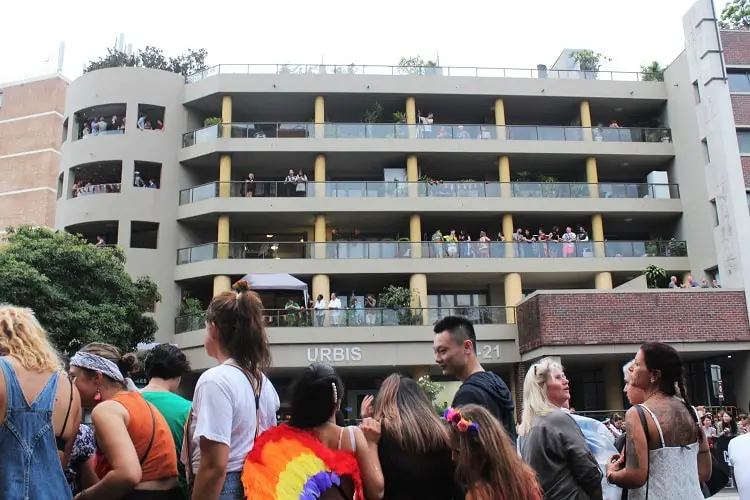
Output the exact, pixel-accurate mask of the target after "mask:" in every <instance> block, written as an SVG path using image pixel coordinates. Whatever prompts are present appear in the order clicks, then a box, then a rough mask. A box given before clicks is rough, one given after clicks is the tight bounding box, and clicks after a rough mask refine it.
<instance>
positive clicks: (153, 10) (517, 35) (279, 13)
mask: <svg viewBox="0 0 750 500" xmlns="http://www.w3.org/2000/svg"><path fill="white" fill-rule="evenodd" d="M693 2H694V0H629V1H627V2H623V1H620V2H611V1H606V0H605V1H602V0H567V1H560V0H535V1H521V0H473V1H464V2H455V1H451V2H448V1H447V0H379V1H378V2H352V1H351V0H349V1H344V0H318V1H301V0H284V1H271V0H269V1H258V0H251V1H248V0H244V1H242V0H221V1H200V2H197V1H193V0H187V1H183V2H179V3H177V2H172V1H163V0H162V1H159V0H149V1H146V0H130V1H128V2H124V3H123V2H111V1H103V2H98V1H94V2H83V3H81V2H61V1H59V0H54V1H53V0H25V1H16V2H5V4H6V5H3V8H2V13H1V14H0V23H1V24H2V27H1V28H0V82H2V81H6V82H7V81H12V80H17V79H21V78H25V77H31V76H36V75H39V74H43V73H49V72H52V71H54V70H55V67H56V63H57V52H58V46H59V43H60V41H64V42H65V44H66V51H65V64H64V68H63V72H64V73H65V75H67V76H68V77H69V78H76V77H78V76H79V75H80V74H81V72H82V68H83V66H84V64H85V63H86V62H87V61H89V60H91V59H97V58H98V57H99V56H100V55H102V54H104V53H105V52H106V47H108V46H113V45H114V43H115V40H116V39H117V37H118V36H119V34H120V33H125V43H126V44H128V43H131V44H132V45H133V48H134V49H137V48H141V47H143V46H145V45H147V44H148V45H155V46H157V47H160V48H162V49H163V50H164V52H165V54H167V55H176V54H179V53H180V52H182V51H184V50H185V49H187V48H201V47H202V48H205V49H206V50H207V51H208V54H209V56H208V62H209V64H219V63H242V64H246V63H258V64H263V63H266V64H268V63H293V64H302V63H314V64H319V63H320V62H321V61H322V62H324V63H326V64H350V63H357V64H384V65H393V64H397V62H398V60H399V59H400V58H401V57H402V56H413V55H421V56H422V57H423V58H424V59H434V58H435V57H436V56H437V55H439V56H440V64H441V66H482V67H497V68H535V67H536V65H537V64H540V63H541V64H546V65H548V66H551V65H552V63H554V61H555V59H556V58H557V56H558V55H559V53H560V51H561V50H562V49H563V48H578V49H580V48H590V49H593V50H596V51H598V52H602V53H604V54H605V55H607V56H609V57H611V58H612V62H610V63H607V64H606V65H605V66H603V68H602V69H610V70H621V71H638V68H639V67H640V65H641V64H645V63H649V62H651V61H653V60H658V61H659V62H661V63H662V65H667V64H669V63H670V62H671V61H672V60H673V59H674V58H675V57H676V56H677V55H678V54H679V53H680V51H681V50H682V48H683V45H684V36H683V31H682V16H683V15H684V13H685V12H686V11H687V9H688V8H689V7H690V6H691V5H692V4H693ZM725 3H726V0H716V9H717V10H718V11H719V12H720V11H721V9H722V7H723V6H724V4H725ZM76 5H78V7H76ZM225 18H226V19H229V22H226V23H225V21H224V19H225Z"/></svg>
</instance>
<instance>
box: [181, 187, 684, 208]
mask: <svg viewBox="0 0 750 500" xmlns="http://www.w3.org/2000/svg"><path fill="white" fill-rule="evenodd" d="M412 187H413V189H412ZM410 191H411V192H410ZM220 196H224V197H229V198H313V197H328V198H408V197H409V196H419V197H423V198H424V197H427V198H498V197H501V196H507V197H517V198H593V197H597V196H598V197H599V198H633V199H634V198H662V199H677V198H679V197H680V189H679V186H678V185H677V184H646V183H610V182H607V183H599V184H588V183H585V182H508V183H501V182H483V181H439V182H382V181H330V182H305V183H302V184H294V183H288V182H283V181H281V182H280V181H253V182H247V181H235V182H210V183H208V184H202V185H200V186H195V187H192V188H188V189H183V190H181V191H180V205H187V204H190V203H196V202H199V201H202V200H207V199H211V198H217V197H220Z"/></svg>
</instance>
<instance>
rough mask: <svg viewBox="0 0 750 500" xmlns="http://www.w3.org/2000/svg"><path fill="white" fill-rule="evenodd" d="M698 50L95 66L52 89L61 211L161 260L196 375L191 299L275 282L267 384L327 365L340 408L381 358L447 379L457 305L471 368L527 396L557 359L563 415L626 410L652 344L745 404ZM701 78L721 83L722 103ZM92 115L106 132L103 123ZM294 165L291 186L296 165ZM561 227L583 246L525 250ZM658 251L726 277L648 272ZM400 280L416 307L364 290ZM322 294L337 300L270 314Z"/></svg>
mask: <svg viewBox="0 0 750 500" xmlns="http://www.w3.org/2000/svg"><path fill="white" fill-rule="evenodd" d="M688 24H689V23H688V22H687V21H686V25H688ZM698 24H699V23H698ZM712 26H713V28H712ZM712 26H708V25H706V26H703V28H705V30H707V31H710V30H711V29H714V31H713V32H714V34H715V33H716V31H715V23H714V24H713V25H712ZM690 29H692V28H690ZM689 33H691V32H690V30H688V31H687V33H686V34H689ZM702 36H703V38H702V39H706V40H707V39H708V37H707V36H705V33H703V34H702ZM714 45H717V43H716V42H714ZM704 49H705V47H704V46H701V47H693V46H692V45H688V47H687V48H686V51H685V52H684V53H683V54H681V55H680V56H679V57H678V58H677V60H676V61H675V62H674V63H673V64H672V65H671V66H670V67H669V69H668V70H667V72H666V74H665V81H664V82H661V81H644V79H643V77H642V75H639V74H638V73H628V72H609V71H606V72H604V71H599V72H595V73H594V74H593V75H592V74H591V73H592V72H591V71H586V72H583V73H585V74H583V75H582V74H581V72H580V71H579V70H577V69H572V70H568V69H555V67H553V68H551V69H550V70H544V71H541V70H540V69H534V70H525V71H519V70H505V69H484V68H449V67H429V68H398V67H388V66H357V65H347V66H321V65H303V66H289V65H270V66H269V65H252V64H248V65H218V66H215V67H213V68H211V69H210V70H208V71H205V72H203V73H200V74H196V75H192V76H190V77H188V78H187V79H185V78H182V77H181V76H179V75H175V74H172V73H167V72H162V71H154V70H148V69H140V68H113V69H104V70H99V71H95V72H91V73H87V74H85V75H83V76H82V77H80V78H78V79H77V80H75V81H74V82H73V83H72V84H71V86H70V89H69V92H68V96H67V101H66V107H65V116H66V119H67V121H68V123H69V126H68V127H67V129H66V132H65V134H66V136H65V142H64V144H63V147H62V161H61V163H60V170H59V173H60V176H61V182H60V192H59V193H58V194H59V200H58V211H57V219H56V227H57V228H60V229H66V230H68V231H75V232H78V233H81V234H83V235H85V236H86V237H88V238H90V239H91V241H92V242H94V241H95V240H96V238H97V236H99V237H102V238H103V239H104V240H105V242H106V243H107V244H117V245H121V246H122V247H123V248H124V249H125V252H126V255H127V256H128V259H129V261H128V268H129V270H130V271H131V273H132V274H133V275H136V276H138V275H149V276H151V277H153V279H154V280H155V281H156V282H157V284H158V285H159V288H160V291H161V293H162V296H163V300H162V302H161V303H159V304H158V305H157V307H156V311H155V313H154V314H155V318H156V320H157V321H158V323H159V332H158V334H157V341H170V342H175V343H177V344H178V345H180V346H181V347H182V348H183V349H185V351H186V352H187V354H188V356H189V358H190V361H191V363H192V364H193V366H194V367H195V369H196V370H198V371H200V370H202V369H205V368H207V367H210V366H212V364H213V360H211V359H209V358H208V357H207V356H206V354H205V351H204V349H203V331H202V329H203V320H202V317H201V316H200V315H185V314H181V303H182V301H183V298H184V297H191V298H195V299H198V300H200V301H201V302H202V304H203V305H206V304H207V303H208V301H210V299H211V297H212V296H213V295H214V294H216V293H218V292H221V291H224V290H229V289H230V287H231V284H232V283H233V282H234V281H236V280H238V279H241V278H243V277H245V276H246V275H255V276H256V277H257V278H258V279H266V281H268V279H271V275H273V279H277V280H281V281H276V282H275V283H276V285H274V282H273V281H271V282H270V284H269V283H268V282H267V283H266V285H267V286H264V287H255V288H256V290H259V291H260V293H261V296H262V297H263V300H264V304H265V306H266V308H267V310H268V321H269V335H270V340H271V343H272V349H273V351H272V353H273V368H272V372H271V378H272V379H273V380H274V382H275V383H276V385H277V386H279V388H280V390H282V391H283V389H284V387H285V386H286V384H288V382H289V381H290V379H291V377H292V376H293V375H294V373H295V371H296V370H297V369H298V368H300V367H302V366H305V365H307V364H308V363H311V362H316V361H323V362H328V363H331V364H333V365H334V366H336V367H337V369H338V370H339V371H340V373H341V374H342V376H343V377H344V379H345V382H346V385H347V389H348V390H347V398H348V399H347V402H348V405H347V406H348V407H350V408H351V412H352V413H351V415H352V416H354V415H355V414H356V413H357V411H358V407H359V401H361V398H362V397H364V395H366V394H370V393H372V392H373V391H374V390H376V388H377V386H378V383H379V380H382V379H383V378H384V377H386V376H387V375H388V374H389V373H391V372H393V371H394V370H398V371H402V372H405V373H411V374H413V375H420V374H425V373H429V374H431V375H432V376H433V377H435V378H436V379H438V380H443V379H442V378H441V376H440V373H439V371H438V370H437V369H436V367H435V366H434V361H433V359H434V356H433V353H432V331H431V327H430V325H431V324H432V323H433V322H434V321H435V320H436V319H438V318H439V317H441V316H445V315H448V314H461V315H465V316H466V317H468V318H470V319H471V320H472V321H473V322H474V323H475V324H476V330H477V334H478V339H479V345H478V355H479V358H480V360H481V362H482V363H483V365H484V366H485V367H486V368H488V369H491V370H493V371H496V372H497V373H499V374H500V375H501V376H503V377H504V378H505V379H506V380H507V381H508V382H509V385H510V386H511V389H512V390H513V391H514V393H515V394H516V398H517V401H519V402H520V392H521V391H520V384H522V380H523V374H524V372H525V369H526V366H527V365H528V363H529V362H530V361H533V360H534V359H537V358H539V357H540V356H548V355H551V356H559V357H560V358H561V360H562V362H563V363H564V364H565V366H566V368H567V370H568V374H569V376H570V378H571V383H572V387H573V388H574V394H573V404H574V405H575V406H576V408H577V409H578V410H579V411H580V410H601V409H619V408H622V407H623V400H622V373H621V366H622V363H623V362H625V361H626V360H628V359H629V358H630V357H632V355H633V353H634V352H635V351H636V350H637V346H638V344H639V343H641V342H643V341H646V340H654V339H658V340H663V341H668V342H672V343H674V344H675V345H676V346H677V347H678V348H679V349H680V350H681V352H682V353H683V356H684V357H685V359H686V360H687V362H688V379H689V381H688V387H689V388H690V391H691V393H692V394H693V395H694V399H695V400H697V401H701V402H703V403H705V404H714V405H718V404H730V405H737V404H739V405H741V406H743V407H745V408H746V407H747V405H748V402H749V400H750V386H748V383H747V382H746V381H747V380H748V377H747V376H744V375H743V374H747V371H748V369H749V368H748V366H750V357H748V348H749V347H750V331H749V325H748V310H747V300H746V296H745V295H746V292H745V290H746V283H745V279H744V276H745V273H746V271H745V270H744V269H745V268H744V267H743V265H742V264H743V258H742V257H743V255H744V254H743V253H742V252H743V251H744V245H745V243H743V242H742V238H740V237H739V235H741V234H747V233H746V232H743V231H744V227H745V226H746V225H747V224H748V223H750V215H749V214H748V211H747V205H745V212H744V214H743V213H741V212H740V211H737V210H736V202H737V196H736V192H737V189H734V188H733V187H732V188H731V189H734V190H731V189H730V187H727V186H731V185H732V183H733V182H734V183H735V184H736V178H737V176H738V175H741V166H740V159H739V153H737V154H736V158H735V159H736V162H735V163H736V165H737V167H736V168H735V170H734V171H732V170H731V168H732V167H731V165H732V163H731V158H728V157H727V155H730V154H731V149H730V150H728V151H727V152H726V153H722V152H721V151H720V150H721V149H722V148H723V147H724V146H725V145H724V144H723V143H721V141H720V139H714V137H715V134H719V136H720V132H721V127H720V125H721V126H724V127H726V126H727V125H726V124H723V125H722V124H720V123H718V122H716V121H714V122H712V124H711V126H710V127H707V126H706V125H705V122H706V120H710V119H712V117H714V115H715V114H716V113H715V111H716V110H717V109H719V108H720V107H721V106H724V108H726V110H728V113H729V115H728V116H729V117H730V118H731V104H730V98H729V91H728V90H727V88H726V79H725V78H724V79H721V78H719V79H716V80H714V79H713V78H714V77H715V75H713V73H711V72H712V71H714V70H715V69H716V67H715V66H710V67H707V68H705V67H703V66H701V65H700V64H698V65H697V66H696V63H695V61H696V60H702V59H700V53H701V50H704ZM696 54H697V56H696ZM710 54H712V55H710V56H709V57H708V59H712V58H715V57H718V58H719V60H721V52H720V50H719V52H717V53H716V54H718V55H714V52H710ZM704 59H705V58H704ZM718 68H719V70H722V68H723V65H722V64H721V63H720V64H719V65H718ZM722 71H723V70H722ZM694 83H695V85H694ZM721 85H724V93H725V94H726V95H725V97H726V100H725V101H720V99H719V97H720V96H721V95H722V94H721V89H720V86H721ZM696 86H697V87H698V89H699V90H700V92H702V94H701V95H706V96H708V95H709V93H710V92H714V93H715V94H716V95H715V96H712V99H711V102H710V103H711V105H712V106H714V108H713V109H711V111H713V113H707V112H706V108H707V107H708V106H707V104H706V99H704V100H703V101H700V100H699V98H698V97H699V96H698V94H696V91H695V89H696ZM717 96H719V97H717ZM733 97H734V96H733ZM721 102H725V105H724V104H721ZM727 106H729V107H727ZM722 109H723V108H722ZM726 110H725V111H726ZM430 114H431V115H432V121H431V122H430V121H429V119H427V117H428V116H429V115H430ZM101 117H104V119H105V120H104V121H105V122H108V123H112V125H111V126H110V125H107V126H105V127H103V129H101V130H99V127H98V126H97V127H93V126H92V125H91V124H92V122H94V123H96V120H94V118H101ZM123 118H124V120H123ZM149 123H150V126H149V125H148V124H149ZM159 123H161V125H158V124H159ZM738 126H739V125H738ZM729 127H730V128H731V129H732V130H734V123H733V122H730V124H729ZM94 130H96V133H94ZM739 133H741V132H739ZM730 136H731V138H732V139H733V133H732V134H730ZM734 147H735V148H737V144H736V141H735V143H734ZM717 163H721V165H717ZM712 168H713V169H714V170H716V169H722V172H723V173H722V179H724V180H725V181H726V182H725V183H724V184H721V186H724V187H723V188H722V189H723V191H721V192H719V193H717V192H716V189H718V188H717V186H718V185H719V184H718V183H716V182H714V183H713V184H711V183H709V182H707V179H709V178H710V177H709V173H710V172H711V171H712V170H711V169H712ZM290 170H293V173H294V174H295V175H299V174H300V172H302V174H303V175H304V176H305V177H304V178H306V181H302V182H300V181H294V182H286V181H285V179H286V178H287V175H288V173H289V171H290ZM725 170H726V172H724V171H725ZM732 172H733V173H732ZM737 172H740V174H737ZM711 175H714V174H711ZM93 178H96V179H98V181H97V182H96V183H92V182H91V179H93ZM304 178H303V179H304ZM82 179H83V180H86V183H87V184H93V185H90V186H88V187H87V188H86V189H84V190H81V189H80V180H82ZM730 191H731V192H730ZM742 191H743V190H742V189H740V192H742ZM553 226H556V227H558V228H559V229H560V231H561V232H565V231H566V227H571V229H572V232H575V233H576V234H579V229H580V228H582V229H583V232H581V233H580V234H584V233H585V235H587V239H581V240H578V241H572V240H566V242H562V243H558V242H549V241H540V240H541V238H539V235H540V232H542V231H543V232H544V233H545V234H546V233H549V232H550V231H551V230H552V229H553ZM727 226H729V227H727ZM518 229H521V230H526V229H528V230H529V234H530V235H536V237H537V239H536V241H534V242H525V241H522V242H518V241H517V240H515V239H514V234H515V233H516V231H517V230H518ZM452 230H455V231H456V234H457V235H459V234H461V233H462V232H463V234H464V235H465V236H467V237H470V239H471V241H469V240H468V238H463V239H462V240H460V241H455V242H454V241H452V239H451V238H450V237H448V238H446V236H449V235H450V233H451V231H452ZM438 231H440V234H438ZM738 231H739V233H738ZM522 232H523V231H522ZM648 265H656V266H659V267H661V268H663V269H665V270H666V271H667V273H668V275H669V276H672V275H674V276H677V277H679V279H680V280H685V279H686V278H687V276H688V275H692V276H693V279H694V280H696V281H698V282H699V283H700V282H702V281H703V280H706V281H707V282H708V283H710V282H711V281H712V280H714V279H717V280H719V281H720V282H721V283H722V284H723V285H724V287H723V288H721V289H719V288H690V289H684V290H674V289H665V288H662V289H648V288H647V286H646V282H645V279H644V278H643V276H642V272H643V270H644V268H645V267H646V266H648ZM286 275H290V276H286ZM295 278H296V279H295ZM254 283H255V281H254ZM391 285H394V286H398V287H402V288H405V289H406V290H407V298H406V301H407V302H408V307H407V306H406V305H405V304H400V306H401V307H399V308H397V309H395V310H394V309H393V308H392V307H390V306H389V305H388V304H383V303H379V304H376V307H374V308H367V309H365V308H364V307H363V305H364V304H365V301H366V300H367V297H368V296H373V297H378V296H379V295H380V294H381V292H382V291H383V290H384V289H386V288H387V287H389V286H391ZM332 293H335V294H336V295H337V296H338V297H339V299H340V300H341V302H342V308H343V310H340V311H334V310H329V311H325V312H324V313H323V314H322V315H318V314H316V313H315V312H314V311H308V310H305V311H297V310H289V309H285V306H286V305H287V304H288V303H289V300H290V299H291V300H292V301H294V302H297V303H299V304H302V303H304V302H305V301H307V300H308V297H309V298H315V297H317V296H318V295H322V296H323V297H325V298H326V300H327V299H328V298H329V297H330V296H331V294H332ZM352 304H355V305H354V306H353V308H351V309H349V307H350V306H352ZM183 312H184V311H183ZM444 385H445V387H446V391H445V394H444V398H445V399H448V400H449V398H450V393H451V391H452V390H455V382H453V381H448V380H445V381H444Z"/></svg>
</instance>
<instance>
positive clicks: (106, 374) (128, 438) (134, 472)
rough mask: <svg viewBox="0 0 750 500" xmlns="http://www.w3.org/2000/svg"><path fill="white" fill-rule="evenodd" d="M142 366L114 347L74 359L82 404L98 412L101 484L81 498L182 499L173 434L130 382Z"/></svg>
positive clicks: (89, 349)
mask: <svg viewBox="0 0 750 500" xmlns="http://www.w3.org/2000/svg"><path fill="white" fill-rule="evenodd" d="M137 367H138V360H137V359H136V357H135V355H134V354H132V353H128V354H125V355H124V356H123V355H121V354H120V351H119V350H118V349H117V348H116V347H114V346H111V345H109V344H99V343H92V344H88V345H87V346H85V347H84V348H83V349H81V350H80V351H78V352H77V353H76V354H75V355H74V356H73V357H72V358H71V360H70V375H71V376H72V377H73V380H74V381H75V385H76V387H77V388H78V391H79V392H80V393H81V402H82V404H83V406H84V407H86V408H93V411H92V412H91V420H92V423H93V425H94V431H95V433H96V441H97V448H98V449H97V452H96V458H95V470H96V475H97V476H98V478H99V482H97V483H96V484H95V485H94V486H92V487H90V488H87V489H85V490H83V491H82V492H81V493H79V494H78V495H76V500H83V499H86V500H89V499H103V500H110V499H113V498H118V499H123V500H150V499H156V498H158V499H164V500H173V499H174V500H176V499H180V498H182V493H181V491H180V489H179V487H178V484H177V457H176V456H175V452H174V449H175V445H174V441H173V439H172V433H171V431H170V430H169V426H168V425H167V422H166V421H165V420H164V417H163V416H162V415H161V414H160V413H159V412H158V410H156V409H155V408H154V407H153V406H152V405H151V404H149V403H148V402H146V400H145V399H143V396H141V394H140V392H138V390H137V389H136V388H135V386H134V385H133V381H132V380H130V378H129V375H130V374H131V373H132V372H133V371H135V370H136V369H137Z"/></svg>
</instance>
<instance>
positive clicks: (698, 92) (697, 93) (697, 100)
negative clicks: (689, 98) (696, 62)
mask: <svg viewBox="0 0 750 500" xmlns="http://www.w3.org/2000/svg"><path fill="white" fill-rule="evenodd" d="M693 96H694V97H695V104H700V103H701V89H700V87H698V80H696V81H694V82H693Z"/></svg>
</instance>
